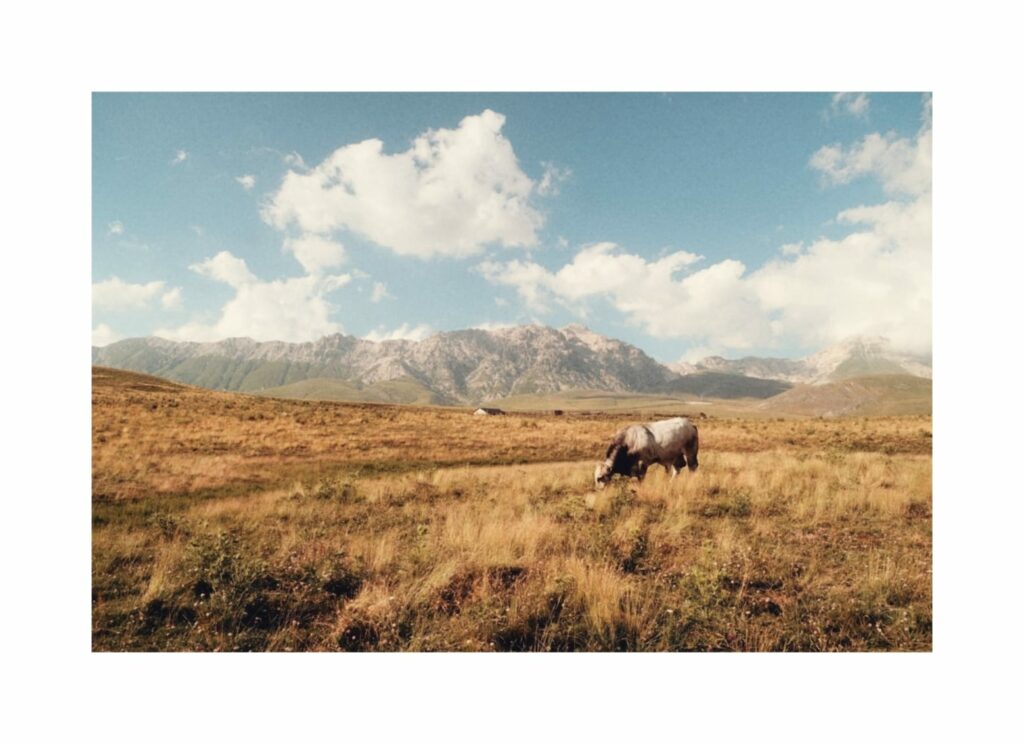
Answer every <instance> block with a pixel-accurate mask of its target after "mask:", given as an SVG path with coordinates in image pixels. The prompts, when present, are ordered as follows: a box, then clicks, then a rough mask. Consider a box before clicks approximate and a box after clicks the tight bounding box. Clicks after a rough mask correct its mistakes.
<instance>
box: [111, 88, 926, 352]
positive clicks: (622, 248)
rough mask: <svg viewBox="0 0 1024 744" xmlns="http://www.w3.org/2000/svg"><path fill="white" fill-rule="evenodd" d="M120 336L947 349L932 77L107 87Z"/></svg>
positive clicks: (705, 348)
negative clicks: (194, 89) (703, 86)
mask: <svg viewBox="0 0 1024 744" xmlns="http://www.w3.org/2000/svg"><path fill="white" fill-rule="evenodd" d="M92 162H93V173H92V196H93V211H92V215H93V219H92V230H93V234H92V245H93V252H92V255H93V262H92V265H93V293H92V295H93V344H95V345H106V344H107V343H111V342H114V341H117V340H120V339H122V338H131V337H138V336H151V335H156V336H161V337H164V338H170V339H176V340H189V341H215V340H219V339H223V338H230V337H237V336H248V337H251V338H255V339H257V340H260V341H269V340H282V341H293V342H294V341H309V340H314V339H317V338H319V337H321V336H324V335H327V334H330V333H346V334H351V335H356V336H360V337H363V338H368V339H371V340H381V339H386V338H411V339H421V338H425V337H427V336H429V335H430V334H432V333H435V332H438V331H450V330H457V329H462V328H470V327H480V328H497V327H502V326H507V325H516V324H523V323H543V324H546V325H551V326H555V327H560V326H563V325H566V324H569V323H582V324H584V325H586V326H588V327H590V328H591V329H593V330H594V331H597V332H598V333H602V334H604V335H608V336H612V337H615V338H619V339H622V340H624V341H627V342H629V343H632V344H635V345H637V346H639V347H640V348H642V349H644V350H645V351H646V352H647V353H649V354H650V355H652V356H654V357H655V358H657V359H659V360H661V361H666V362H672V361H678V360H685V361H694V360H697V359H699V358H701V357H704V356H707V355H710V354H721V355H723V356H727V357H739V356H746V355H758V356H782V357H798V356H804V355H806V354H809V353H813V352H815V351H818V350H820V349H822V348H825V347H827V346H829V345H831V344H833V343H836V342H839V341H841V340H843V339H845V338H848V337H850V336H853V335H860V334H866V335H881V336H886V337H888V338H890V339H891V340H892V341H893V343H894V344H895V345H896V346H897V347H899V348H902V349H905V350H908V351H914V352H921V353H927V352H930V350H931V313H932V292H931V286H932V277H931V271H932V268H931V267H932V254H931V99H930V96H928V95H925V94H921V93H905V94H896V93H820V94H812V93H798V94H772V93H757V94H738V93H729V94H724V93H723V94H695V93H664V94H646V93H645V94H608V93H601V94H584V93H579V94H551V93H548V94H523V93H504V94H490V93H479V94H469V93H459V94H431V93H415V94H393V93H388V94H383V93H382V94H326V93H320V94H295V93H281V94H216V93H202V94H167V93H157V94H128V93H109V94H102V93H98V94H94V96H93V155H92Z"/></svg>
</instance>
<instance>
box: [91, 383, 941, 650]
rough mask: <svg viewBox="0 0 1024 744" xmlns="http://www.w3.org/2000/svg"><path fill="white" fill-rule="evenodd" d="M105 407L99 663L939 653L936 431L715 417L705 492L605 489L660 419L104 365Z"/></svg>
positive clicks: (701, 487) (97, 441) (703, 477)
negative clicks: (107, 655)
mask: <svg viewBox="0 0 1024 744" xmlns="http://www.w3.org/2000/svg"><path fill="white" fill-rule="evenodd" d="M92 406H93V524H92V542H93V566H92V573H93V578H92V638H93V648H94V650H97V651H106V650H167V651H172V650H173V651H179V650H197V651H254V650H259V651H728V650H733V651H868V650H902V651H928V650H931V647H932V575H931V567H932V547H931V546H932V538H931V535H932V530H931V514H932V508H931V491H932V481H931V418H930V417H927V416H901V417H879V418H834V419H819V418H798V417H777V418H768V417H764V416H760V417H758V418H749V417H746V418H745V417H724V416H722V417H720V416H716V415H711V416H710V417H708V418H699V419H696V423H697V425H698V426H699V428H700V434H701V458H700V459H701V467H700V470H698V471H697V472H696V473H692V474H691V473H683V474H681V475H680V476H679V477H678V478H676V479H675V480H670V479H669V478H668V477H667V475H666V474H665V473H664V471H663V470H661V469H660V468H654V469H652V471H651V474H650V475H649V476H648V478H647V480H645V481H644V483H643V484H639V485H638V484H637V483H636V482H635V481H632V482H625V481H616V482H615V483H613V484H612V485H611V486H610V487H608V488H606V489H604V490H602V491H595V489H594V486H593V480H592V475H593V466H594V463H595V462H596V461H597V460H598V459H599V458H600V456H601V455H602V454H603V452H604V448H605V446H606V444H607V442H608V440H609V439H610V437H611V435H612V434H613V433H614V431H615V430H616V429H617V428H618V427H620V426H622V425H624V424H626V423H630V422H633V421H636V420H638V419H643V418H645V415H644V414H635V413H631V412H630V411H625V410H623V411H619V410H615V411H613V412H612V413H598V412H571V411H570V412H567V413H566V414H565V415H563V416H552V415H550V414H546V413H543V412H523V413H516V414H510V415H507V416H499V417H474V416H472V415H471V413H470V411H469V410H467V409H456V408H440V407H436V408H431V407H411V406H389V405H369V404H343V403H326V402H313V401H294V400H279V399H274V398H266V397H256V396H248V395H241V394H232V393H218V392H213V391H208V390H202V389H198V388H191V387H186V386H181V385H177V384H175V383H170V382H167V381H164V380H159V379H157V378H151V377H147V376H145V375H137V374H133V373H127V372H120V371H115V370H109V369H104V368H94V370H93V400H92ZM678 413H696V412H695V411H685V410H684V411H678ZM709 413H711V412H710V411H709Z"/></svg>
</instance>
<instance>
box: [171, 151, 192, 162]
mask: <svg viewBox="0 0 1024 744" xmlns="http://www.w3.org/2000/svg"><path fill="white" fill-rule="evenodd" d="M186 160H188V152H187V151H186V150H178V151H177V152H176V153H174V159H173V160H172V161H171V165H178V163H184V162H185V161H186Z"/></svg>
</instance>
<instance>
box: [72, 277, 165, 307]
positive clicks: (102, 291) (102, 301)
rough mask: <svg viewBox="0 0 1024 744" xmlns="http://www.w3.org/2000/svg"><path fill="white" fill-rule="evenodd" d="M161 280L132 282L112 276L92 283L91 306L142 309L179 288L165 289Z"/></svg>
mask: <svg viewBox="0 0 1024 744" xmlns="http://www.w3.org/2000/svg"><path fill="white" fill-rule="evenodd" d="M164 287H165V283H164V282H162V281H154V282H147V283H146V284H132V283H131V282H125V281H122V280H121V279H120V278H118V277H116V276H114V277H111V278H110V279H105V280H104V281H102V282H96V283H94V284H93V285H92V306H93V308H95V309H97V310H112V311H121V310H143V309H145V308H147V307H149V306H150V305H151V304H155V302H156V301H157V300H158V299H160V298H161V297H163V296H164V295H165V294H173V293H174V292H178V293H179V295H180V291H181V290H180V289H179V288H177V287H175V288H174V289H170V290H165V289H164Z"/></svg>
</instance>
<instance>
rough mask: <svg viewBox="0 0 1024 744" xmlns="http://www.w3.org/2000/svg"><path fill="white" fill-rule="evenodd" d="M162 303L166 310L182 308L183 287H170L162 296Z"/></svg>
mask: <svg viewBox="0 0 1024 744" xmlns="http://www.w3.org/2000/svg"><path fill="white" fill-rule="evenodd" d="M160 305H161V306H162V307H163V309H164V310H180V309H181V287H175V288H174V289H169V290H167V291H166V292H164V293H163V294H162V295H161V296H160Z"/></svg>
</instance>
